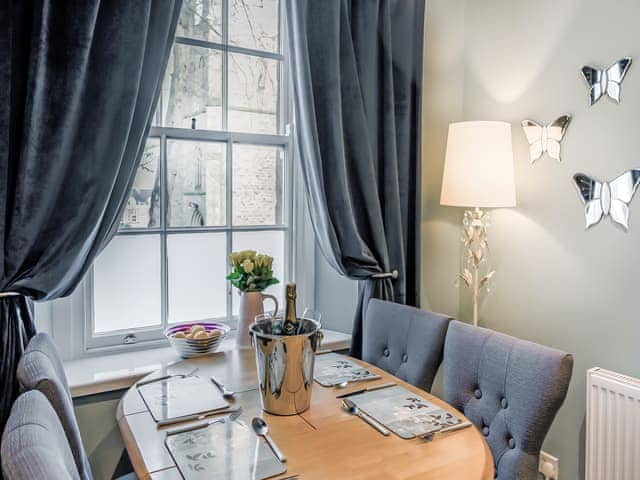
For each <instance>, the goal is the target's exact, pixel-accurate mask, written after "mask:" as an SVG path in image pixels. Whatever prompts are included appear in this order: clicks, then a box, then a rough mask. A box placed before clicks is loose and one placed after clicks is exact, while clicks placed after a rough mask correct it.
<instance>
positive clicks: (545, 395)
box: [444, 321, 573, 480]
mask: <svg viewBox="0 0 640 480" xmlns="http://www.w3.org/2000/svg"><path fill="white" fill-rule="evenodd" d="M572 368H573V357H572V356H571V355H569V354H567V353H564V352H561V351H559V350H555V349H552V348H549V347H544V346H542V345H538V344H535V343H531V342H527V341H524V340H519V339H517V338H514V337H510V336H508V335H505V334H502V333H498V332H494V331H492V330H487V329H485V328H477V327H472V326H470V325H467V324H464V323H460V322H455V321H454V322H451V324H450V325H449V331H448V332H447V339H446V343H445V349H444V397H445V398H444V399H445V400H446V401H447V402H448V403H449V404H451V405H453V406H454V407H456V408H457V409H458V410H460V411H461V412H463V413H464V414H465V415H466V416H467V418H469V420H471V421H472V422H473V423H474V424H475V425H476V427H478V428H479V429H480V431H481V432H482V433H483V435H484V436H485V437H486V440H487V443H488V444H489V447H490V448H491V452H492V453H493V459H494V465H495V478H498V479H501V480H529V479H531V480H534V479H537V478H538V476H537V471H538V456H539V454H540V448H541V447H542V442H543V441H544V437H545V436H546V435H547V432H548V431H549V427H551V423H552V422H553V419H554V418H555V416H556V413H557V411H558V409H559V408H560V406H561V405H562V402H563V401H564V399H565V396H566V395H567V389H568V388H569V381H570V380H571V370H572Z"/></svg>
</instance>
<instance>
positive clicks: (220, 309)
mask: <svg viewBox="0 0 640 480" xmlns="http://www.w3.org/2000/svg"><path fill="white" fill-rule="evenodd" d="M167 251H168V259H169V323H177V322H190V321H194V320H204V319H207V318H221V317H226V315H227V281H226V279H225V277H226V276H227V248H226V234H225V233H197V234H192V233H189V234H171V235H169V236H168V237H167Z"/></svg>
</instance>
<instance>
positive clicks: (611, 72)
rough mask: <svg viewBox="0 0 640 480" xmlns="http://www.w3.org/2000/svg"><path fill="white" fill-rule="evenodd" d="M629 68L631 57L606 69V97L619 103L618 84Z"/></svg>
mask: <svg viewBox="0 0 640 480" xmlns="http://www.w3.org/2000/svg"><path fill="white" fill-rule="evenodd" d="M630 66H631V57H625V58H622V59H620V60H618V61H617V62H616V63H614V64H613V65H611V66H610V67H609V68H607V95H608V96H609V98H611V99H612V100H614V101H615V102H616V103H620V84H621V83H622V80H623V79H624V76H625V75H626V74H627V71H628V70H629V67H630Z"/></svg>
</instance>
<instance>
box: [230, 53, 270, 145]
mask: <svg viewBox="0 0 640 480" xmlns="http://www.w3.org/2000/svg"><path fill="white" fill-rule="evenodd" d="M278 63H279V61H278V60H271V59H268V58H260V57H252V56H248V55H240V54H237V53H229V117H228V125H229V130H231V131H237V132H253V133H277V128H278V118H277V112H278V88H279V82H278Z"/></svg>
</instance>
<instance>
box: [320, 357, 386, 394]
mask: <svg viewBox="0 0 640 480" xmlns="http://www.w3.org/2000/svg"><path fill="white" fill-rule="evenodd" d="M313 378H314V380H315V381H316V382H318V383H319V384H320V385H322V386H323V387H332V386H334V385H337V384H339V383H342V382H358V381H361V380H373V379H375V378H380V376H379V375H376V374H375V373H373V372H371V371H369V370H367V369H366V368H363V367H362V366H360V365H358V364H357V363H356V362H354V361H352V360H351V359H350V358H349V357H347V356H345V355H340V354H339V353H323V354H321V355H316V362H315V367H314V374H313Z"/></svg>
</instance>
